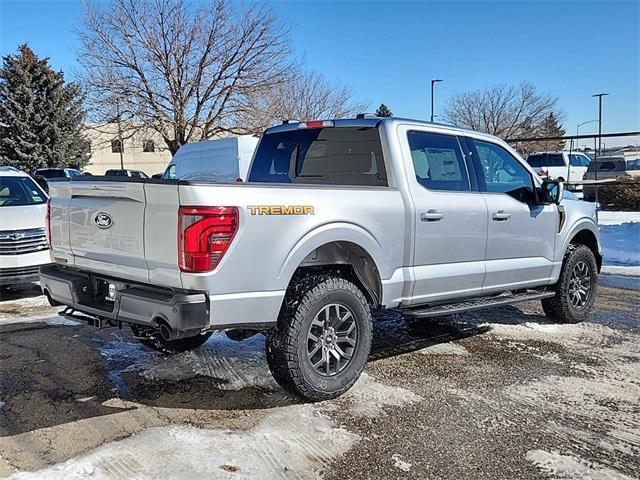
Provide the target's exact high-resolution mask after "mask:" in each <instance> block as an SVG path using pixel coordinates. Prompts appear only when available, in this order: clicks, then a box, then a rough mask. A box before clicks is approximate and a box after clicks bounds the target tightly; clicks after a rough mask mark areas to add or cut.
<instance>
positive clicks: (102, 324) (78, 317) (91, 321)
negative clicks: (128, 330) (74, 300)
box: [58, 307, 122, 329]
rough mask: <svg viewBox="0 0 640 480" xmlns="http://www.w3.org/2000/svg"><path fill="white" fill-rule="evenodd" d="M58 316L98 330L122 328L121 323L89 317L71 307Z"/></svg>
mask: <svg viewBox="0 0 640 480" xmlns="http://www.w3.org/2000/svg"><path fill="white" fill-rule="evenodd" d="M58 315H60V316H61V317H64V318H68V319H69V320H74V321H76V322H85V323H86V324H87V325H89V326H91V327H96V328H98V329H103V328H113V327H118V328H122V323H121V322H116V321H114V320H110V319H108V318H104V317H96V316H93V315H88V314H86V313H84V312H76V310H75V309H73V308H71V307H66V308H65V309H64V310H62V311H60V312H58Z"/></svg>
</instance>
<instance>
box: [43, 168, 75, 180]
mask: <svg viewBox="0 0 640 480" xmlns="http://www.w3.org/2000/svg"><path fill="white" fill-rule="evenodd" d="M34 175H37V176H40V177H44V178H46V179H47V180H49V179H51V178H65V177H67V178H69V177H78V176H80V175H82V172H81V171H80V170H76V169H75V168H62V167H60V168H39V169H37V170H36V171H35V173H34Z"/></svg>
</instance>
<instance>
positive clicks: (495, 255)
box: [41, 116, 602, 401]
mask: <svg viewBox="0 0 640 480" xmlns="http://www.w3.org/2000/svg"><path fill="white" fill-rule="evenodd" d="M247 180H248V181H247V182H245V183H207V182H201V181H189V180H155V179H148V180H147V179H144V180H142V179H132V178H113V177H112V178H106V177H103V178H100V177H74V178H72V179H70V180H67V179H64V180H61V181H52V182H51V200H50V203H49V215H48V218H49V227H48V228H49V232H50V233H49V235H50V239H51V248H52V259H53V261H54V265H53V266H51V267H46V268H43V269H42V270H41V285H42V289H43V291H44V293H45V294H46V295H47V296H48V297H49V298H50V301H51V302H54V303H58V304H64V305H67V306H68V309H67V311H68V312H71V311H72V310H73V311H75V312H80V313H81V315H84V316H86V317H87V318H92V319H93V321H94V322H95V323H98V324H101V325H106V324H111V325H119V326H122V325H128V326H129V327H130V328H131V329H132V330H133V332H134V335H135V336H136V337H137V338H138V339H140V341H142V342H143V343H144V344H146V345H148V346H150V347H152V348H156V349H159V350H163V351H167V352H177V351H184V350H187V349H191V348H197V347H198V346H200V345H202V344H203V343H204V342H205V341H206V340H207V339H208V338H209V336H210V335H211V334H212V333H213V332H216V331H227V332H229V335H230V336H234V337H236V338H237V337H242V336H243V335H249V334H250V333H251V332H255V331H264V332H266V335H267V342H266V349H267V352H266V353H267V360H268V363H269V366H270V369H271V371H272V373H273V375H274V377H275V379H276V380H277V382H278V383H279V384H280V385H281V386H282V387H283V388H284V389H286V390H287V391H289V392H292V393H294V394H296V395H298V396H300V397H302V398H304V399H307V400H312V401H313V400H322V399H328V398H332V397H335V396H338V395H340V394H341V393H343V392H345V391H346V390H348V389H349V388H350V387H351V386H352V385H353V384H354V383H355V381H356V380H357V379H358V377H359V375H360V373H361V372H362V371H363V369H364V368H365V365H366V362H367V357H368V355H369V350H370V345H371V337H372V331H373V330H372V321H373V320H372V312H374V313H375V311H376V310H381V309H391V308H393V309H400V310H401V311H402V312H403V313H404V314H405V315H410V316H413V317H418V318H429V317H435V316H441V315H448V314H451V313H456V312H463V311H468V310H474V309H479V308H485V307H491V306H495V305H503V304H511V303H517V302H521V301H529V300H541V301H542V306H543V308H544V311H545V313H546V315H547V316H548V317H549V318H551V319H553V320H555V321H557V322H579V321H582V320H584V319H585V318H587V316H588V315H589V312H590V310H591V307H592V305H593V303H594V300H595V296H596V290H597V276H598V273H599V271H600V267H601V264H602V256H601V253H600V242H599V237H598V228H597V224H596V216H595V209H594V206H593V205H591V204H588V203H585V202H581V201H578V200H577V199H576V198H575V197H574V196H573V195H572V194H570V193H567V194H566V195H564V191H563V185H562V184H561V183H557V182H543V181H542V180H541V179H540V178H539V177H538V175H536V172H535V171H534V170H533V169H532V168H531V167H530V166H529V165H528V164H527V163H526V162H525V161H524V160H523V159H522V158H521V157H519V156H518V154H517V153H516V152H515V151H514V150H513V149H512V148H511V147H510V146H509V145H508V144H506V143H505V142H503V141H502V140H500V139H498V138H496V137H493V136H490V135H486V134H483V133H478V132H474V131H469V130H463V129H457V128H452V127H449V126H443V125H437V124H432V123H426V122H421V121H414V120H405V119H399V118H385V119H382V118H370V117H366V116H358V117H357V118H353V119H340V120H323V121H307V122H302V123H285V124H283V125H279V126H276V127H272V128H269V129H268V130H266V131H265V132H264V135H263V136H262V137H261V139H260V142H259V144H258V147H257V150H256V153H255V154H254V157H253V160H252V162H251V166H250V168H249V174H248V179H247Z"/></svg>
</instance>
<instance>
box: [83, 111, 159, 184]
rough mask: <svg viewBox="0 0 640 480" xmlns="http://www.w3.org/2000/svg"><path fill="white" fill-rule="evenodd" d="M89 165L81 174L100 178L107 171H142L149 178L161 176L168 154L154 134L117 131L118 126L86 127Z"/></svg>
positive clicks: (112, 124)
mask: <svg viewBox="0 0 640 480" xmlns="http://www.w3.org/2000/svg"><path fill="white" fill-rule="evenodd" d="M87 136H88V137H89V139H90V141H91V161H90V163H89V165H87V166H86V167H85V168H84V171H86V172H89V173H92V174H94V175H104V172H105V171H107V170H109V169H111V168H127V169H132V170H142V171H143V172H145V173H146V174H147V175H149V176H151V175H153V174H154V173H162V172H164V170H165V168H166V166H167V164H168V163H169V161H170V160H171V152H169V149H168V148H167V146H166V144H165V143H164V140H163V139H162V137H161V136H160V135H158V134H157V133H156V132H136V133H132V132H131V131H126V128H122V129H120V132H119V131H118V124H115V123H111V124H106V125H105V124H100V125H96V124H90V125H87Z"/></svg>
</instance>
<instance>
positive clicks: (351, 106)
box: [241, 72, 368, 133]
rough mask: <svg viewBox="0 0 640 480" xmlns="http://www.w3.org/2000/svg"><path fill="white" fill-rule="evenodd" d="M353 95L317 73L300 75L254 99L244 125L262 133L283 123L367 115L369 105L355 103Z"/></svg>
mask: <svg viewBox="0 0 640 480" xmlns="http://www.w3.org/2000/svg"><path fill="white" fill-rule="evenodd" d="M352 98H353V91H352V90H351V88H349V87H348V86H345V85H342V84H340V83H339V82H337V81H334V82H331V81H328V80H327V79H326V78H325V77H324V76H323V75H321V74H319V73H317V72H308V73H304V72H300V73H298V74H295V75H293V76H292V77H290V78H289V79H288V81H286V82H285V83H282V84H281V85H278V86H277V87H276V88H273V89H271V90H269V91H260V90H257V91H255V92H254V95H252V96H251V98H250V100H249V103H248V105H247V108H246V111H245V114H244V115H243V118H242V121H241V123H242V124H243V125H244V126H245V127H246V129H247V132H250V133H260V132H262V131H263V130H264V129H265V128H267V127H269V126H271V125H273V124H274V123H277V122H279V121H282V120H309V119H313V118H315V119H320V118H340V117H348V116H353V115H355V114H356V113H362V112H364V111H365V110H366V109H367V107H368V104H367V103H366V102H361V101H354V100H353V99H352Z"/></svg>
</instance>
